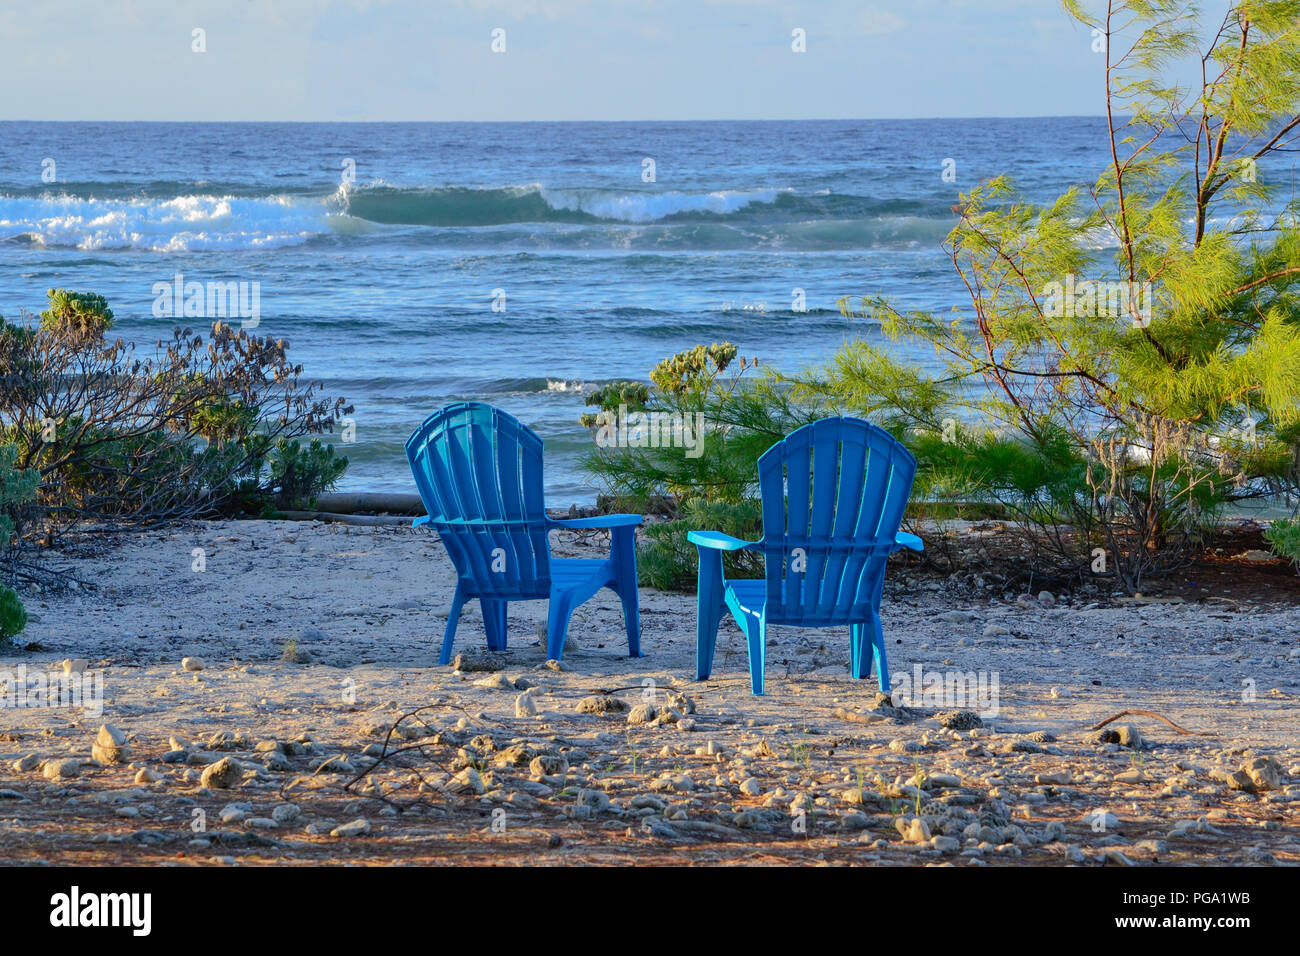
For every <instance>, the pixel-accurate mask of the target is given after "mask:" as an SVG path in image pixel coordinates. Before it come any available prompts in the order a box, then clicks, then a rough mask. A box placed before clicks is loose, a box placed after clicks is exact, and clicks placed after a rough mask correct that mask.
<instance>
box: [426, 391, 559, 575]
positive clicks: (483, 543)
mask: <svg viewBox="0 0 1300 956" xmlns="http://www.w3.org/2000/svg"><path fill="white" fill-rule="evenodd" d="M406 455H407V459H408V460H409V461H410V463H411V473H412V475H413V476H414V477H415V485H416V489H417V490H418V491H419V492H420V498H421V500H422V501H423V502H424V506H425V510H426V511H428V513H429V524H430V525H431V526H432V527H433V528H434V530H436V531H437V532H438V535H439V537H440V538H441V539H442V541H443V544H444V545H445V546H446V548H447V553H448V554H449V555H450V556H451V559H452V563H453V564H455V566H456V571H457V574H458V575H459V576H460V577H461V579H462V580H463V581H465V582H467V583H469V584H470V585H471V586H472V589H473V593H475V594H477V595H479V596H484V597H489V598H492V597H499V598H503V599H504V598H522V597H546V596H547V595H548V594H549V592H550V586H551V580H550V544H549V541H548V539H547V533H546V532H547V522H546V508H545V495H544V491H543V486H542V440H541V439H540V438H539V437H537V435H536V433H534V432H533V431H532V430H531V429H529V428H528V427H526V426H525V425H522V424H521V423H520V422H519V421H518V420H517V419H516V418H514V417H513V416H511V415H509V414H507V413H506V412H503V411H501V410H500V409H497V408H493V407H492V406H491V405H486V404H484V403H482V402H457V403H455V404H452V405H448V406H446V407H445V408H441V409H439V410H438V411H436V412H434V413H433V414H432V415H430V416H429V417H428V418H427V419H426V420H425V421H424V424H422V425H421V426H420V427H419V428H418V429H416V431H415V433H414V434H413V435H412V436H411V437H410V439H409V440H408V441H407V443H406Z"/></svg>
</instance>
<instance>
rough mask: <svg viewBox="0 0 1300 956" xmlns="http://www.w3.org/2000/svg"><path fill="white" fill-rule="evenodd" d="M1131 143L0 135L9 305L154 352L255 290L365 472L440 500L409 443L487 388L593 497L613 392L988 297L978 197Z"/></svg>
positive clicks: (824, 135) (733, 135) (863, 137)
mask: <svg viewBox="0 0 1300 956" xmlns="http://www.w3.org/2000/svg"><path fill="white" fill-rule="evenodd" d="M1103 133H1104V126H1103V121H1102V120H1100V119H1077V118H1051V119H1015V120H1013V119H991V120H916V121H879V122H874V121H873V122H868V121H862V122H857V121H834V122H831V121H827V122H817V121H805V122H734V123H732V122H697V123H502V124H469V123H453V124H438V123H412V124H328V123H307V124H272V123H268V124H241V123H229V124H173V123H128V124H111V123H0V266H2V268H0V313H2V314H4V315H5V316H6V317H9V318H11V319H13V318H17V317H18V316H19V315H20V313H21V312H22V311H23V310H27V311H29V312H32V313H35V312H39V311H40V309H41V308H43V303H44V297H45V290H46V289H48V288H51V287H65V288H73V289H79V290H87V291H95V292H100V293H102V294H104V295H106V296H107V297H108V299H109V301H110V304H111V305H112V307H113V309H114V311H115V313H116V315H117V331H118V333H119V334H121V335H122V336H124V337H125V338H128V339H130V340H133V341H136V342H138V343H139V344H140V345H142V346H151V345H152V344H153V343H154V342H156V341H157V339H158V338H159V336H160V335H165V334H167V333H168V331H169V330H170V328H171V326H172V324H173V320H171V319H169V318H166V317H163V318H158V317H155V316H154V314H153V305H154V298H155V297H154V284H155V283H158V282H172V281H173V278H174V276H175V275H176V274H177V273H181V274H182V275H184V277H185V278H186V279H187V280H192V281H193V280H197V281H203V282H206V281H237V282H246V283H257V288H258V290H259V293H260V295H259V313H260V314H259V321H258V326H257V329H256V334H260V335H272V336H275V337H279V338H285V339H288V340H289V342H290V343H291V350H290V354H291V356H292V357H293V358H294V359H295V361H297V362H300V363H302V364H303V365H304V366H305V367H306V371H307V373H308V374H309V375H310V376H311V377H313V378H316V379H319V380H320V381H321V382H322V383H323V385H324V393H325V394H328V395H331V396H333V395H343V396H346V397H347V399H348V400H349V401H351V402H352V403H353V404H354V405H355V406H356V410H355V414H354V415H353V419H354V422H355V438H356V441H355V443H352V444H348V445H346V446H344V447H343V448H342V449H341V450H342V451H343V452H344V453H345V454H346V455H347V456H348V458H349V459H350V460H351V463H352V464H351V467H350V469H349V473H348V476H347V478H346V479H345V482H344V485H343V487H344V488H347V489H357V490H359V489H384V490H414V489H413V486H412V485H411V482H410V478H409V475H408V473H407V468H406V462H405V458H404V455H403V452H402V444H403V442H404V441H405V439H406V436H407V435H408V434H409V433H410V432H411V431H412V429H414V428H415V426H416V425H417V424H418V423H419V422H420V421H421V420H422V419H423V418H424V417H425V416H426V415H427V414H428V413H429V412H430V411H431V410H432V409H434V408H436V407H438V406H439V405H442V404H445V403H446V402H449V401H453V400H457V399H470V398H472V399H480V400H483V401H488V402H491V403H493V404H496V405H499V406H501V407H503V408H506V409H507V410H509V411H511V412H512V413H514V414H515V415H517V416H518V417H520V418H521V419H522V420H523V421H525V422H526V423H528V424H529V425H531V426H532V427H533V428H535V429H536V430H537V431H538V432H539V433H540V434H541V435H542V437H543V438H544V439H545V440H546V448H547V481H548V495H549V500H550V503H551V504H552V505H557V506H563V505H567V504H568V503H570V502H584V501H590V500H591V499H592V498H593V496H594V493H595V492H594V490H593V489H592V488H591V487H590V485H589V484H588V483H587V481H586V480H585V478H584V476H583V475H582V473H581V471H580V470H579V469H578V468H577V467H576V460H577V456H578V455H579V454H580V453H581V451H582V450H584V449H585V448H587V447H589V446H590V443H591V442H592V437H591V435H590V433H589V432H588V431H587V430H586V429H584V428H582V427H581V426H580V425H579V424H578V419H579V416H580V415H581V414H582V413H583V411H584V410H585V409H584V405H583V394H584V392H585V391H589V390H590V388H591V387H592V386H593V385H596V384H599V383H600V382H602V381H607V380H609V379H615V378H635V379H642V380H646V379H647V378H648V373H649V370H650V368H651V367H653V366H654V364H655V363H657V362H658V361H659V360H660V359H662V358H663V357H665V356H667V355H669V354H671V353H673V352H676V351H680V350H682V349H685V348H690V347H692V346H694V345H697V344H700V343H707V342H711V341H721V340H729V341H732V342H734V343H736V344H737V345H738V346H739V347H740V350H741V352H742V354H744V355H748V356H757V357H758V358H760V359H761V360H762V361H763V362H764V363H766V364H771V365H776V366H780V367H782V368H786V369H799V368H802V367H805V366H809V365H814V364H817V363H819V362H821V361H824V360H826V359H827V358H829V357H830V356H831V355H832V354H833V353H834V351H835V350H836V349H837V348H838V347H839V346H840V345H841V344H842V343H843V342H844V341H845V340H847V339H851V338H854V337H857V336H872V335H874V334H875V333H874V330H873V329H871V328H870V327H868V326H866V325H865V324H863V323H861V322H846V321H845V320H844V319H843V317H842V316H841V315H840V313H839V310H838V308H837V306H836V300H837V299H839V298H840V297H841V296H844V295H859V294H863V293H884V294H887V295H890V296H893V297H895V298H896V299H897V300H898V301H899V302H900V303H901V304H902V305H903V306H904V307H909V308H928V309H943V310H946V309H950V308H952V307H953V306H958V305H962V304H963V291H962V289H961V287H960V286H959V285H958V283H957V281H956V277H955V275H954V274H953V272H952V267H951V263H950V262H949V261H948V259H947V257H946V255H945V254H944V253H943V251H942V250H941V249H940V247H939V243H940V240H941V239H942V237H943V236H944V234H945V233H946V232H947V231H948V230H949V229H950V228H951V226H952V225H953V222H954V216H953V213H952V208H951V207H952V205H953V203H954V202H956V200H957V193H958V191H959V190H965V189H968V188H970V187H971V186H972V185H973V184H974V183H975V182H977V181H978V180H980V179H982V178H986V177H989V176H993V175H997V174H1000V173H1009V174H1011V175H1013V176H1014V177H1015V178H1016V180H1017V181H1018V182H1019V184H1020V185H1021V186H1022V188H1023V189H1024V190H1025V191H1026V192H1027V193H1028V194H1029V195H1030V196H1031V197H1034V198H1037V199H1042V200H1047V199H1049V198H1051V197H1054V196H1055V195H1056V194H1058V193H1059V192H1060V191H1061V190H1062V189H1063V188H1065V187H1066V186H1068V185H1071V184H1074V183H1084V182H1089V181H1091V180H1092V179H1093V178H1094V177H1095V175H1096V173H1097V172H1098V171H1099V170H1100V168H1101V166H1102V165H1103V164H1104V163H1105V162H1106V159H1107V155H1106V153H1105V151H1104V142H1105V140H1104V136H1103ZM647 159H649V160H653V174H654V175H653V181H648V179H649V175H648V174H649V171H650V170H649V167H648V166H647V164H646V160H647ZM947 159H951V160H954V161H955V165H954V166H953V167H952V168H953V170H954V172H955V176H956V181H955V182H946V181H944V178H943V175H942V174H943V172H944V161H945V160H947ZM50 160H52V161H53V164H52V166H51V164H50V162H49V161H50ZM43 173H44V174H45V177H46V179H48V178H50V177H51V175H52V177H53V181H45V180H44V179H43V178H42V174H43ZM797 289H801V290H803V296H804V305H805V307H806V310H807V311H798V310H796V309H795V308H793V306H794V305H795V295H796V293H795V290H797ZM497 290H500V291H497ZM494 304H495V305H496V307H497V308H496V309H495V310H494ZM190 324H195V323H193V322H192V321H191V323H190ZM914 357H915V358H916V359H917V361H920V362H931V361H933V355H932V354H931V353H928V352H918V353H917V354H916V355H915V356H914Z"/></svg>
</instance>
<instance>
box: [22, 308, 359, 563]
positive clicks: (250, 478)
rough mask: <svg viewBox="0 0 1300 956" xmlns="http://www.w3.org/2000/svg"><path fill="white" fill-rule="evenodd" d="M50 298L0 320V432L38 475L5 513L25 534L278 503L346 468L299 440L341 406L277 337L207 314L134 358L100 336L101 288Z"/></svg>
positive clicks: (107, 318)
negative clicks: (20, 503)
mask: <svg viewBox="0 0 1300 956" xmlns="http://www.w3.org/2000/svg"><path fill="white" fill-rule="evenodd" d="M49 303H50V306H49V309H48V310H46V311H45V312H44V313H42V315H41V317H40V321H39V322H31V321H27V322H7V321H5V320H3V319H0V440H3V442H4V443H5V444H7V445H10V446H12V447H13V449H14V467H15V468H17V469H18V470H19V471H20V472H22V473H24V474H27V473H34V474H35V475H36V476H37V483H36V487H35V491H34V496H33V499H32V501H31V502H30V503H29V504H28V505H27V506H26V507H24V508H22V509H20V510H18V511H16V512H15V511H12V510H11V511H10V518H11V519H16V520H17V522H18V532H19V534H20V535H22V536H23V537H24V538H35V539H38V540H40V541H42V542H44V543H49V542H50V541H51V540H52V538H53V537H54V536H55V535H57V534H61V533H64V532H67V531H69V530H71V529H73V528H81V529H89V528H91V527H93V528H95V529H97V530H110V529H112V528H116V527H122V526H126V525H130V524H139V523H149V522H157V521H165V520H169V519H176V518H184V517H194V516H198V515H204V514H233V513H240V512H242V511H252V512H253V513H256V512H257V511H259V510H260V509H261V508H262V507H264V506H266V505H274V506H281V507H284V506H288V505H290V504H293V503H298V502H303V501H309V500H311V499H312V498H313V497H314V495H315V494H316V493H318V492H319V491H321V490H324V489H325V488H327V487H329V486H330V485H332V483H333V482H335V481H337V479H338V477H339V475H340V474H341V473H342V469H343V468H344V467H346V460H345V459H342V458H338V457H336V456H335V455H334V454H333V450H332V448H329V449H327V446H322V445H321V444H320V443H319V442H313V443H312V444H311V445H308V446H305V447H304V446H301V445H300V444H299V443H298V439H299V438H300V437H302V436H306V435H313V434H320V433H323V432H326V431H329V430H331V429H332V427H333V423H334V422H335V421H337V420H338V419H339V418H340V417H341V416H343V415H345V414H347V413H348V412H349V411H350V410H351V409H350V407H348V406H346V405H345V403H344V401H343V400H342V399H336V400H333V401H330V400H327V399H324V398H322V397H320V396H319V394H318V391H319V384H318V383H315V382H311V381H308V380H306V379H305V378H304V377H303V370H302V367H301V366H300V365H294V364H293V363H292V362H291V361H290V360H289V357H288V343H287V342H285V341H284V340H277V339H271V338H259V337H255V336H252V335H250V334H249V333H248V332H246V331H244V330H242V329H238V328H235V327H233V326H231V325H228V324H226V323H223V322H217V323H214V324H213V325H212V327H211V329H210V331H209V332H208V333H207V334H202V333H196V332H194V331H192V330H190V329H188V328H179V327H178V328H175V329H173V330H172V334H171V337H170V338H167V339H163V340H162V341H160V342H159V343H158V346H157V349H156V351H155V352H154V354H152V355H148V356H141V355H139V354H138V353H137V349H136V347H135V346H134V345H132V344H130V343H127V342H125V341H124V340H123V339H120V338H117V339H114V338H110V336H109V333H110V331H111V329H112V323H113V313H112V311H111V310H110V309H109V308H108V304H107V302H105V300H104V299H103V297H101V296H97V295H93V294H89V293H79V292H70V291H67V290H60V289H52V290H50V292H49Z"/></svg>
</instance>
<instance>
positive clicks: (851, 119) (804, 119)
mask: <svg viewBox="0 0 1300 956" xmlns="http://www.w3.org/2000/svg"><path fill="white" fill-rule="evenodd" d="M1105 118H1106V114H1105V113H1059V114H1056V113H1044V114H1036V115H1027V116H874V117H873V116H821V117H808V116H801V117H771V118H768V117H765V118H762V119H756V118H748V119H745V118H735V117H730V118H727V117H722V118H712V119H581V120H579V119H522V120H521V119H502V120H465V119H458V120H434V119H409V120H392V119H387V120H358V119H311V120H298V119H257V120H249V119H216V120H212V119H207V120H176V119H164V120H154V119H114V120H107V119H55V120H51V119H30V118H25V119H0V123H100V124H120V125H126V124H131V123H156V124H164V123H166V124H173V125H177V126H180V125H189V126H204V125H218V124H230V123H245V124H249V125H255V124H265V125H269V124H273V123H280V124H285V123H298V124H303V125H308V124H322V125H323V124H327V123H328V124H339V125H341V124H354V125H358V126H360V125H379V124H387V125H393V126H398V125H402V124H415V123H423V124H432V123H439V124H445V125H451V124H460V125H467V126H472V125H489V124H494V123H495V124H504V123H512V124H522V123H574V124H577V123H910V122H918V121H932V120H947V121H961V122H971V121H983V120H1034V119H1038V120H1044V119H1105Z"/></svg>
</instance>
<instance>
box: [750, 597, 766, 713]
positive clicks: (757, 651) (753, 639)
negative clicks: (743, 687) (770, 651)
mask: <svg viewBox="0 0 1300 956" xmlns="http://www.w3.org/2000/svg"><path fill="white" fill-rule="evenodd" d="M745 640H746V643H748V645H749V689H750V690H752V691H753V692H754V694H755V696H758V697H761V696H763V678H764V676H765V675H766V672H767V620H766V618H761V617H754V615H752V614H746V615H745Z"/></svg>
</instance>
